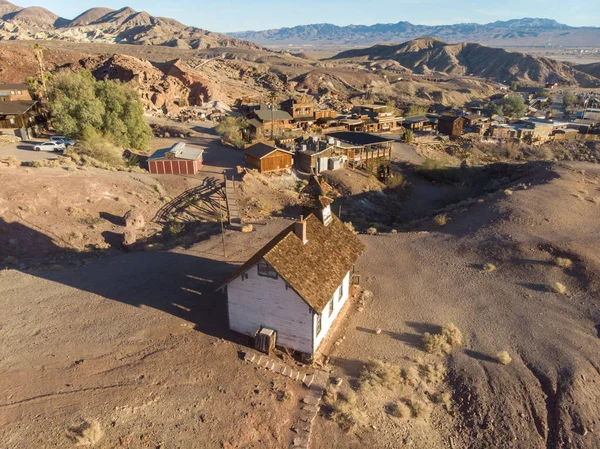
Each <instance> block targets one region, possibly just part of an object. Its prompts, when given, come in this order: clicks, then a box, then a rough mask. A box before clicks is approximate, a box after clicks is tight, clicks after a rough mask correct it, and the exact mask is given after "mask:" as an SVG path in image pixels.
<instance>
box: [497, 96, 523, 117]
mask: <svg viewBox="0 0 600 449" xmlns="http://www.w3.org/2000/svg"><path fill="white" fill-rule="evenodd" d="M500 106H502V111H503V112H504V115H507V116H509V117H521V116H522V115H523V114H525V111H527V106H526V105H525V100H524V99H523V97H521V96H519V95H508V96H507V97H504V98H503V99H502V101H500Z"/></svg>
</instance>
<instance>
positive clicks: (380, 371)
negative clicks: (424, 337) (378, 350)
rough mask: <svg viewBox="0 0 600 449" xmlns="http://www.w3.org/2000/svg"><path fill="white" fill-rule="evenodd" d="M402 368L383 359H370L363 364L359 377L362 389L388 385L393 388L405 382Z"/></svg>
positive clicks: (387, 386)
mask: <svg viewBox="0 0 600 449" xmlns="http://www.w3.org/2000/svg"><path fill="white" fill-rule="evenodd" d="M403 380H404V377H403V375H402V370H401V368H400V367H399V366H397V365H392V364H390V363H385V362H382V361H381V360H369V361H368V362H367V363H365V365H364V366H363V369H362V371H361V373H360V377H359V385H360V388H361V389H366V388H369V387H371V388H373V387H386V388H390V389H393V388H395V387H397V386H398V385H401V384H402V383H403Z"/></svg>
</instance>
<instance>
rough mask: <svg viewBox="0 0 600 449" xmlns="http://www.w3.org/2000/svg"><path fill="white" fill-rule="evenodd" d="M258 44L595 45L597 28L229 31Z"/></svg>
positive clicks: (545, 23)
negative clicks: (430, 39)
mask: <svg viewBox="0 0 600 449" xmlns="http://www.w3.org/2000/svg"><path fill="white" fill-rule="evenodd" d="M230 36H234V37H236V38H239V39H246V40H249V41H252V42H256V43H257V44H260V45H271V46H282V45H335V46H340V45H341V46H354V47H356V46H363V47H364V46H370V45H374V44H377V43H382V42H384V43H402V42H405V41H407V40H412V39H416V38H418V37H421V36H434V37H437V38H440V39H443V40H445V41H446V42H464V41H467V42H476V43H480V44H486V45H496V46H524V45H526V46H538V45H548V44H551V45H562V46H583V47H597V46H600V28H594V27H581V28H578V27H571V26H568V25H563V24H560V23H558V22H556V21H555V20H551V19H536V18H524V19H514V20H508V21H504V22H502V21H498V22H493V23H487V24H477V23H460V24H456V25H438V26H428V25H413V24H412V23H410V22H398V23H393V24H377V25H371V26H366V25H349V26H343V27H340V26H337V25H331V24H327V23H323V24H315V25H300V26H296V27H293V28H280V29H272V30H265V31H243V32H237V33H230Z"/></svg>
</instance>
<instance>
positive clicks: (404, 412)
mask: <svg viewBox="0 0 600 449" xmlns="http://www.w3.org/2000/svg"><path fill="white" fill-rule="evenodd" d="M386 411H387V412H388V413H389V414H390V415H392V416H395V417H396V418H403V419H405V418H410V416H411V410H410V408H409V407H408V405H406V403H405V402H403V401H398V402H390V403H389V404H388V405H387V406H386Z"/></svg>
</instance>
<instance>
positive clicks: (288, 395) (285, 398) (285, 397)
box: [277, 390, 293, 402]
mask: <svg viewBox="0 0 600 449" xmlns="http://www.w3.org/2000/svg"><path fill="white" fill-rule="evenodd" d="M292 397H293V395H292V392H291V391H289V390H281V391H279V392H278V393H277V400H278V401H279V402H289V401H290V400H291V399H292Z"/></svg>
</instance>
